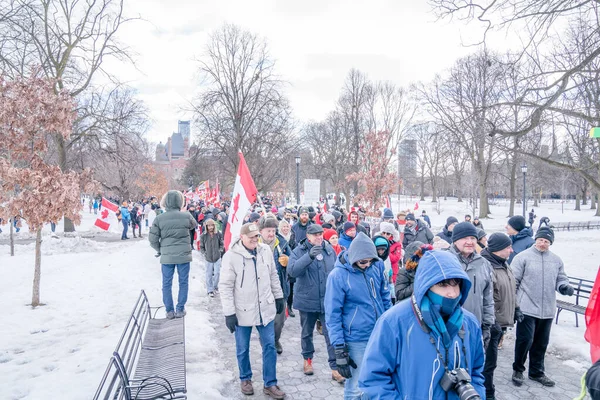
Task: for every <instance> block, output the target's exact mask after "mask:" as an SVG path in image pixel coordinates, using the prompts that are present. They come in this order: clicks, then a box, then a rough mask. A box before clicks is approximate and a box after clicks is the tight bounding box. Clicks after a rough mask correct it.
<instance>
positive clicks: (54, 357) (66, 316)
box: [0, 238, 233, 399]
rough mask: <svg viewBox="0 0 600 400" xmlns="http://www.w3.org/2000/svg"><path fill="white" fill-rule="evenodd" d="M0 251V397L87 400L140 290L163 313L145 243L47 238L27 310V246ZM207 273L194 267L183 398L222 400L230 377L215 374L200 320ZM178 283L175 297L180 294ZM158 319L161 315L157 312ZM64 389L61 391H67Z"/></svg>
mask: <svg viewBox="0 0 600 400" xmlns="http://www.w3.org/2000/svg"><path fill="white" fill-rule="evenodd" d="M5 250H7V246H2V247H1V248H0V275H1V276H2V277H3V279H2V280H0V303H1V304H2V305H3V306H4V309H5V310H6V312H7V315H9V316H10V317H7V318H5V321H4V322H3V323H2V324H1V325H0V342H1V343H2V350H0V376H2V381H3V383H2V387H1V389H0V391H1V392H2V395H1V396H0V397H1V398H7V399H55V398H56V399H58V398H62V399H84V398H90V397H91V396H93V393H94V392H95V390H96V388H97V386H98V384H99V382H100V379H101V377H102V374H103V373H104V370H105V368H106V366H107V364H108V360H109V358H110V355H111V353H112V351H113V350H114V348H115V346H116V343H117V341H118V340H119V337H120V335H121V332H122V330H123V329H124V327H125V323H126V321H127V317H128V315H129V314H130V313H131V310H132V308H133V306H134V302H135V300H136V299H137V297H138V295H139V292H140V290H141V289H144V290H146V293H147V295H148V298H149V300H150V304H151V305H152V306H160V305H162V292H161V272H160V264H159V262H158V260H157V259H156V258H155V257H154V253H155V252H154V250H152V249H151V248H150V247H149V245H148V243H147V241H146V240H144V241H127V242H117V243H98V242H93V241H91V240H89V239H85V238H60V239H52V240H50V239H49V240H45V241H44V242H43V245H42V253H43V256H42V277H41V301H42V302H44V303H46V305H45V306H43V307H38V308H37V309H35V310H34V309H31V307H28V306H27V304H28V303H30V302H31V286H32V280H33V263H34V254H33V245H24V246H17V249H16V256H15V257H10V256H8V255H6V254H7V251H5ZM203 276H204V272H203V268H202V266H201V263H200V262H199V261H198V260H195V261H194V262H193V263H192V270H191V273H190V289H189V301H188V305H187V310H188V315H187V317H186V346H187V347H186V360H187V374H188V389H189V397H190V398H202V399H220V398H222V396H221V395H220V393H219V388H221V387H222V386H223V383H224V382H226V381H228V380H230V379H232V377H233V375H232V373H233V372H232V371H222V367H221V366H220V365H219V364H220V363H219V358H220V357H219V351H218V349H217V342H216V340H215V338H214V335H215V333H214V329H213V327H212V326H211V324H210V320H209V317H210V316H209V314H208V313H207V312H206V301H207V297H206V290H205V288H204V286H203V282H204V278H203ZM176 287H177V285H175V289H174V291H175V296H176V293H177V288H176ZM159 312H160V311H159ZM65 388H66V389H65Z"/></svg>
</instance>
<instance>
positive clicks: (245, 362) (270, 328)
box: [235, 321, 277, 387]
mask: <svg viewBox="0 0 600 400" xmlns="http://www.w3.org/2000/svg"><path fill="white" fill-rule="evenodd" d="M274 325H275V324H274V322H273V321H271V322H269V323H268V324H267V325H259V326H257V327H256V330H257V331H258V336H259V337H260V345H261V347H262V356H263V381H264V382H265V387H269V386H274V385H277V353H276V351H275V328H274ZM251 333H252V327H251V326H236V328H235V349H236V355H237V362H238V368H239V369H240V380H241V381H248V380H250V379H252V366H251V365H250V334H251Z"/></svg>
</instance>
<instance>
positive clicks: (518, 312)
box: [515, 307, 525, 322]
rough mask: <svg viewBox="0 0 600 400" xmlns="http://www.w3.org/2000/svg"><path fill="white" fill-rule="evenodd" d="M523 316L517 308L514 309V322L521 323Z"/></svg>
mask: <svg viewBox="0 0 600 400" xmlns="http://www.w3.org/2000/svg"><path fill="white" fill-rule="evenodd" d="M524 319H525V315H523V313H522V312H521V309H520V308H519V307H517V308H515V322H523V320H524Z"/></svg>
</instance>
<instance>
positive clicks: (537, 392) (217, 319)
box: [208, 296, 582, 400]
mask: <svg viewBox="0 0 600 400" xmlns="http://www.w3.org/2000/svg"><path fill="white" fill-rule="evenodd" d="M210 300H211V301H210V302H209V305H208V308H209V310H208V311H209V312H210V314H211V315H212V319H213V322H214V323H215V325H216V326H217V327H216V330H217V332H218V335H219V339H220V343H221V346H220V347H221V348H220V350H221V353H222V356H223V363H224V368H225V370H228V371H234V375H235V376H236V377H237V376H238V369H237V362H236V357H235V339H234V337H233V335H232V334H231V333H230V332H229V330H227V328H226V327H225V318H224V317H223V314H222V311H221V302H220V300H219V298H218V296H217V297H215V298H214V299H210ZM314 338H315V358H314V360H313V366H314V369H315V374H314V375H313V376H306V375H304V373H303V372H302V355H301V354H300V316H299V313H298V312H296V318H288V319H287V321H286V324H285V327H284V328H283V333H282V337H281V343H282V345H283V354H281V355H280V356H279V358H278V361H277V378H278V381H279V386H280V388H281V389H282V390H283V391H284V392H286V393H287V397H286V398H287V399H320V398H327V397H329V398H332V399H342V398H343V392H344V390H343V386H341V385H339V384H338V383H336V382H334V381H332V380H331V372H330V370H329V366H328V364H327V351H326V348H325V339H324V338H323V336H321V335H319V334H318V333H317V332H316V331H315V336H314ZM513 349H514V331H513V332H509V334H508V335H507V337H506V338H505V340H504V346H503V348H502V349H500V350H499V356H498V368H497V369H496V375H495V384H496V397H497V399H499V400H517V399H556V400H566V399H573V398H575V397H576V396H577V395H578V394H579V392H580V384H579V382H580V379H581V375H582V372H580V371H577V370H575V369H574V368H571V367H568V366H566V365H565V364H564V363H563V362H562V361H561V360H559V359H557V358H556V357H555V356H554V355H552V354H547V355H546V372H547V374H548V376H549V377H551V378H552V379H554V380H555V381H556V383H557V385H556V386H555V387H553V388H546V387H543V386H542V385H540V384H539V383H537V382H534V381H529V380H528V379H526V381H525V383H524V385H523V386H522V387H520V388H517V387H515V386H514V385H513V384H512V381H511V376H512V361H513V351H514V350H513ZM261 354H262V353H261V348H260V342H259V340H258V334H257V332H256V330H255V331H253V334H252V338H251V350H250V359H251V362H252V371H253V375H254V376H253V382H254V392H255V395H254V396H253V397H251V398H254V399H268V398H269V397H267V396H265V395H263V393H262V387H263V381H262V358H261ZM525 377H526V378H527V372H525ZM222 394H223V396H224V398H227V399H244V398H246V399H248V398H249V397H245V396H243V395H242V394H241V393H240V390H239V379H235V380H234V381H232V382H230V383H229V384H228V385H226V387H225V388H224V389H223V390H222Z"/></svg>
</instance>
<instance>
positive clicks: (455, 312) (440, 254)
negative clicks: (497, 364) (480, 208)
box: [358, 250, 485, 400]
mask: <svg viewBox="0 0 600 400" xmlns="http://www.w3.org/2000/svg"><path fill="white" fill-rule="evenodd" d="M470 288H471V281H470V280H469V276H468V275H467V274H466V272H465V271H464V270H463V268H462V267H461V265H460V264H459V263H458V260H457V259H456V257H454V256H453V255H452V254H450V253H448V252H447V251H437V250H433V251H428V252H427V253H426V254H425V255H424V256H423V258H421V261H420V262H419V268H418V269H417V273H416V276H415V284H414V293H413V295H412V296H411V298H410V301H404V302H400V303H398V304H397V305H396V306H394V307H393V308H392V309H391V310H389V311H388V312H386V313H385V314H384V315H383V316H382V317H380V318H379V319H378V320H377V323H376V324H375V328H374V329H373V332H372V333H371V337H370V339H369V342H368V344H367V347H366V350H365V354H364V357H363V363H362V370H361V373H360V377H359V384H358V387H359V389H360V390H361V391H362V392H364V393H365V394H366V396H368V397H367V398H369V399H371V400H378V399H428V400H436V399H451V400H457V399H459V396H458V394H457V391H456V388H457V387H456V385H453V384H447V381H448V379H442V378H443V377H444V376H447V375H448V374H449V371H460V372H459V373H458V375H457V376H461V378H463V379H464V380H465V382H466V381H470V382H469V385H470V387H468V390H470V391H471V392H472V393H473V394H474V395H478V396H479V397H480V398H485V388H484V386H483V375H482V371H483V364H484V352H483V343H482V341H481V329H480V326H479V321H477V319H476V318H475V316H474V315H473V314H471V313H470V312H469V311H467V310H465V309H464V308H463V307H462V305H463V304H464V302H465V301H466V300H467V298H468V296H469V291H470ZM459 369H462V370H459ZM450 376H452V375H450ZM461 380H462V379H461Z"/></svg>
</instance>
